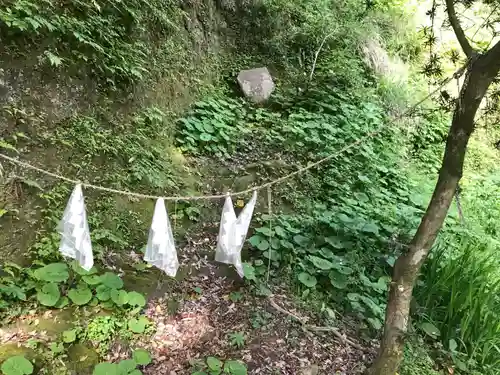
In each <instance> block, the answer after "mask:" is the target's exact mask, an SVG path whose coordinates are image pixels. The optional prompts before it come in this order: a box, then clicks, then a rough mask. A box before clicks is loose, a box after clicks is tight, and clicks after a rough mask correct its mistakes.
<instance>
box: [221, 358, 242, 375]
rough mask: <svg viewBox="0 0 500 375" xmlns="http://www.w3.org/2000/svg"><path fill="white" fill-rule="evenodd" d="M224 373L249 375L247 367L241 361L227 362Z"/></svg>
mask: <svg viewBox="0 0 500 375" xmlns="http://www.w3.org/2000/svg"><path fill="white" fill-rule="evenodd" d="M224 372H227V373H229V374H231V375H247V366H246V365H245V364H244V363H241V362H240V361H226V363H225V364H224Z"/></svg>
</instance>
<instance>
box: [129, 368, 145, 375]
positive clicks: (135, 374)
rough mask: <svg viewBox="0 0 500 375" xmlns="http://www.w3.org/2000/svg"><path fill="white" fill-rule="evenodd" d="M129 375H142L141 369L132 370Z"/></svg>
mask: <svg viewBox="0 0 500 375" xmlns="http://www.w3.org/2000/svg"><path fill="white" fill-rule="evenodd" d="M128 375H142V371H141V370H139V369H135V370H132V371H131V372H129V373H128Z"/></svg>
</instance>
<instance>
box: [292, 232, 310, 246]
mask: <svg viewBox="0 0 500 375" xmlns="http://www.w3.org/2000/svg"><path fill="white" fill-rule="evenodd" d="M293 241H294V242H295V243H296V244H297V245H299V246H306V245H307V244H308V243H309V239H308V238H307V237H305V236H303V235H301V234H297V235H295V236H293Z"/></svg>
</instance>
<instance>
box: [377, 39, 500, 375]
mask: <svg viewBox="0 0 500 375" xmlns="http://www.w3.org/2000/svg"><path fill="white" fill-rule="evenodd" d="M499 70H500V46H499V45H495V47H493V48H492V49H491V50H490V51H489V52H488V53H487V54H485V55H479V56H477V57H474V58H473V60H472V61H471V63H470V65H469V67H468V69H467V71H466V76H465V80H464V84H463V86H462V89H461V91H460V97H459V99H458V100H457V104H456V107H455V110H454V114H453V120H452V124H451V128H450V131H449V133H448V138H447V141H446V149H445V154H444V157H443V161H442V165H441V170H440V172H439V177H438V181H437V183H436V187H435V189H434V193H433V195H432V198H431V201H430V203H429V205H428V207H427V210H426V212H425V214H424V216H423V218H422V220H421V222H420V225H419V227H418V229H417V232H416V234H415V236H414V237H413V239H412V241H411V242H410V244H409V247H408V250H407V252H406V253H405V254H403V255H401V256H400V257H399V258H398V259H397V261H396V263H395V265H394V270H393V277H392V282H391V286H390V291H389V301H388V304H387V310H386V318H385V327H384V335H383V338H382V341H381V344H380V351H379V356H378V358H377V360H376V361H375V362H374V364H373V365H372V367H371V368H370V369H369V370H368V373H369V374H370V375H395V374H396V372H397V370H398V368H399V365H400V363H401V360H402V355H403V350H404V338H405V335H406V332H407V328H408V320H409V313H410V302H411V298H412V292H413V286H414V284H415V281H416V279H417V277H418V274H419V272H420V268H421V266H422V264H423V263H424V261H425V259H426V258H427V255H428V253H429V250H430V248H431V247H432V245H433V244H434V241H435V240H436V237H437V235H438V232H439V230H440V229H441V227H442V225H443V222H444V220H445V218H446V215H447V213H448V209H449V207H450V204H451V202H452V201H453V196H454V194H455V191H456V189H457V186H458V182H459V181H460V178H461V177H462V171H463V164H464V158H465V152H466V149H467V143H468V141H469V138H470V136H471V134H472V132H473V131H474V126H475V123H474V117H475V115H476V112H477V110H478V108H479V105H480V104H481V100H482V99H483V97H484V96H485V94H486V91H487V90H488V87H489V85H490V84H491V82H492V81H493V79H494V78H495V76H496V75H497V74H498V72H499Z"/></svg>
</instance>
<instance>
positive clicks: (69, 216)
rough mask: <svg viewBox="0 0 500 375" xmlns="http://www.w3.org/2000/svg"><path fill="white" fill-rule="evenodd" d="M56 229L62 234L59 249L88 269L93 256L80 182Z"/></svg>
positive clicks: (92, 263) (90, 266)
mask: <svg viewBox="0 0 500 375" xmlns="http://www.w3.org/2000/svg"><path fill="white" fill-rule="evenodd" d="M58 231H59V233H60V234H61V236H62V238H61V244H60V246H59V251H60V252H61V253H62V254H63V255H64V256H67V257H70V258H73V259H76V260H77V261H78V263H79V264H80V266H81V267H82V268H83V269H85V270H87V271H88V270H90V269H91V268H92V266H93V265H94V257H93V255H92V243H91V242H90V231H89V226H88V223H87V215H86V213H85V202H84V199H83V192H82V186H81V185H80V184H78V185H76V186H75V188H74V189H73V192H72V193H71V197H70V198H69V201H68V204H67V205H66V209H65V210H64V214H63V218H62V220H61V222H60V223H59V226H58Z"/></svg>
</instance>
